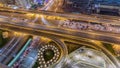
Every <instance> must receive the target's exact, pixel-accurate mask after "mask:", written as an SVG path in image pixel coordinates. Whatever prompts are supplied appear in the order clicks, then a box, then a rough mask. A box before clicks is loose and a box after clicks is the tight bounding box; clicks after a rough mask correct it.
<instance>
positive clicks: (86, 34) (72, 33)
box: [0, 0, 120, 65]
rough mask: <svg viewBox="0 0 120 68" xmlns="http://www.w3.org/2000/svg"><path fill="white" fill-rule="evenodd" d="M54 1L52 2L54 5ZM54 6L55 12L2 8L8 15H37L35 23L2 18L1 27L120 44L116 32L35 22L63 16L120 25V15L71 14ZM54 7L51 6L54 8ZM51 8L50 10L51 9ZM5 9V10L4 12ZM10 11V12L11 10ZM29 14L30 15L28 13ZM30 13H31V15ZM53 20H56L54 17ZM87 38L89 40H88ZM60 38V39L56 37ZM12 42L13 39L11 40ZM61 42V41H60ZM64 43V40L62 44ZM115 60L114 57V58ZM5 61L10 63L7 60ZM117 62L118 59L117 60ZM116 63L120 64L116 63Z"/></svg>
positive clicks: (0, 12)
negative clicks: (59, 26) (14, 21)
mask: <svg viewBox="0 0 120 68" xmlns="http://www.w3.org/2000/svg"><path fill="white" fill-rule="evenodd" d="M57 2H59V4H58V5H61V4H62V0H61V2H60V0H58V1H57ZM52 4H53V3H50V4H49V6H50V5H52ZM48 8H49V9H50V8H51V7H45V8H43V9H42V10H48ZM53 8H55V9H54V10H55V12H56V13H53V12H51V11H50V12H46V11H21V10H20V11H18V10H11V9H9V10H8V9H6V8H5V9H3V8H2V9H0V14H1V15H5V16H8V17H16V18H25V19H34V18H33V16H34V15H35V17H36V18H35V19H34V20H33V21H32V22H33V23H23V22H16V23H13V22H10V19H9V20H8V21H9V22H8V21H7V20H6V21H1V20H0V28H1V29H5V30H10V31H17V32H22V33H28V34H32V35H38V36H45V37H48V38H52V39H53V37H57V38H60V39H63V40H66V39H69V41H73V40H74V41H77V42H79V41H81V40H82V39H83V40H84V41H87V40H91V39H94V40H99V41H104V42H109V43H116V44H120V38H119V36H120V35H119V34H115V33H110V32H100V31H84V30H81V31H77V30H71V29H66V28H58V27H54V26H49V24H48V23H47V24H46V25H47V26H42V25H40V24H35V23H34V22H36V20H37V19H41V18H42V23H44V21H43V20H45V19H47V17H49V16H50V17H55V16H56V17H61V20H62V18H64V19H75V20H80V21H87V22H98V23H106V24H107V23H111V24H115V25H120V22H119V21H120V20H119V18H120V17H116V16H105V15H97V16H96V15H84V14H78V15H77V14H69V13H57V11H59V10H61V9H60V8H57V7H56V4H55V3H54V5H53ZM53 8H51V9H52V10H53ZM51 9H50V10H51ZM3 11H4V12H3ZM9 11H10V12H9ZM27 14H28V15H27ZM29 14H30V15H29ZM32 14H33V15H32ZM39 15H42V17H39ZM37 16H38V17H37ZM52 20H55V19H54V18H53V19H52ZM86 39H87V40H86ZM55 40H58V39H55ZM11 42H12V41H11ZM58 42H59V43H60V42H61V41H58ZM63 44H64V43H63V42H62V45H63ZM112 60H114V59H112ZM5 63H8V59H7V61H5ZM115 63H116V61H115ZM116 65H119V64H117V63H116Z"/></svg>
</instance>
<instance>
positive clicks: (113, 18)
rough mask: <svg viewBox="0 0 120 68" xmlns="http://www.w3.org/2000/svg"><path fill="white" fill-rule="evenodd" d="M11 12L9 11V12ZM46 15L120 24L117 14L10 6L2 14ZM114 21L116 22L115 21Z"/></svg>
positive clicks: (20, 16)
mask: <svg viewBox="0 0 120 68" xmlns="http://www.w3.org/2000/svg"><path fill="white" fill-rule="evenodd" d="M8 12H9V13H8ZM38 14H39V15H44V16H47V17H49V16H50V17H53V18H52V19H51V20H55V19H54V17H56V18H57V17H60V18H61V20H62V19H63V18H64V19H75V20H80V21H87V22H96V23H109V24H115V25H120V23H119V21H120V19H119V18H120V17H117V16H105V15H97V16H96V15H84V14H71V13H57V12H56V13H55V12H51V11H32V10H29V11H25V10H13V9H8V8H1V9H0V15H3V16H9V17H11V16H12V17H16V18H27V19H32V17H33V15H38ZM113 22H114V23H113Z"/></svg>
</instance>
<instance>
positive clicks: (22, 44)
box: [2, 36, 28, 64]
mask: <svg viewBox="0 0 120 68" xmlns="http://www.w3.org/2000/svg"><path fill="white" fill-rule="evenodd" d="M27 39H28V36H23V37H21V40H20V41H19V43H18V44H17V46H16V48H14V50H12V51H11V53H10V54H9V55H8V56H7V58H6V59H5V60H4V61H3V62H2V63H3V64H8V63H9V62H10V61H11V59H13V58H14V57H15V56H16V54H17V53H18V52H19V50H20V49H21V48H22V47H23V46H24V44H25V42H26V40H27Z"/></svg>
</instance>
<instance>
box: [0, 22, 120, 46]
mask: <svg viewBox="0 0 120 68" xmlns="http://www.w3.org/2000/svg"><path fill="white" fill-rule="evenodd" d="M0 28H1V29H4V30H10V31H16V32H22V33H27V34H32V35H38V36H45V37H49V38H50V37H58V38H60V39H69V40H74V41H78V42H79V41H80V40H81V39H82V40H85V41H88V40H91V39H93V40H99V41H103V42H109V43H116V44H120V38H119V36H120V35H119V33H116V34H115V33H110V32H98V31H84V30H81V31H77V30H72V29H66V28H59V27H54V26H44V25H40V24H33V23H21V22H20V23H19V22H18V23H14V22H9V21H8V22H7V21H0Z"/></svg>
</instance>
